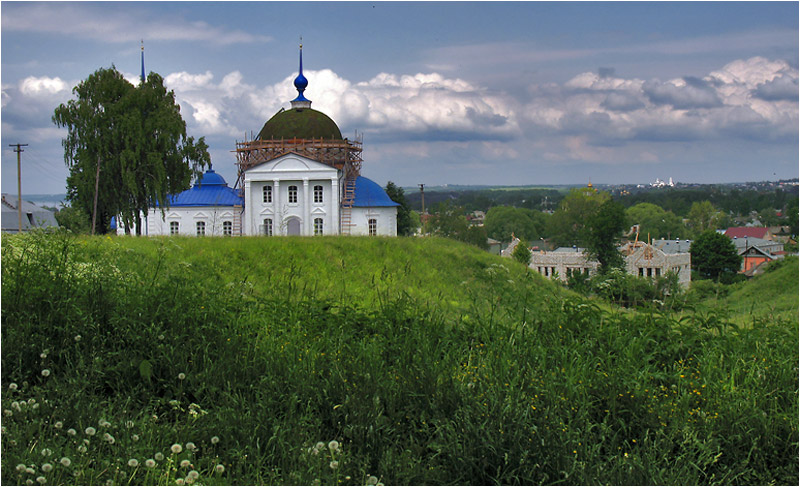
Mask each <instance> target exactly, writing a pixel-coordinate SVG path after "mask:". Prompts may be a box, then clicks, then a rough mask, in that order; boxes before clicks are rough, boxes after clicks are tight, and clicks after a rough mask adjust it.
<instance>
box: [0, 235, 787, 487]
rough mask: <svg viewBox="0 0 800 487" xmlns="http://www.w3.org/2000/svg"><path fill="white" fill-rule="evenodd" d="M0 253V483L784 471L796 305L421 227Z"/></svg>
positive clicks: (45, 245) (562, 477)
mask: <svg viewBox="0 0 800 487" xmlns="http://www.w3.org/2000/svg"><path fill="white" fill-rule="evenodd" d="M2 245H3V250H2V252H3V254H2V257H3V261H2V263H3V265H2V344H3V353H2V393H3V394H2V407H3V410H4V416H3V423H2V424H3V428H4V429H3V434H2V474H1V475H2V479H0V480H2V482H3V483H8V484H25V483H26V482H27V481H29V480H30V481H31V482H34V483H35V482H37V478H38V477H42V478H41V479H40V481H41V482H44V483H48V484H91V485H95V484H105V483H107V482H113V483H122V484H137V485H138V484H158V485H175V484H176V483H178V484H180V483H183V484H188V483H202V484H212V485H213V484H305V485H307V484H315V483H321V484H331V485H337V484H347V485H351V484H362V485H363V484H370V483H378V482H380V483H387V484H418V485H422V484H481V485H484V484H559V483H560V484H564V483H566V484H658V485H663V484H772V483H778V484H791V485H795V484H797V481H798V476H797V472H798V456H797V447H798V417H797V408H798V401H797V394H798V391H797V363H798V346H797V345H798V333H797V323H796V321H792V320H787V319H783V318H780V317H778V318H776V319H774V320H772V321H767V320H759V321H757V322H755V323H754V324H753V326H750V327H736V326H733V325H732V324H731V322H730V320H729V319H728V318H726V317H725V316H723V315H722V314H720V313H718V312H716V311H714V310H713V309H712V310H711V311H702V312H697V313H695V314H686V315H683V316H680V317H679V316H677V315H672V314H669V313H667V312H660V311H648V312H638V313H637V312H623V311H616V310H614V309H613V308H611V307H606V306H602V307H601V306H598V305H597V304H596V303H594V302H592V301H588V300H586V299H583V298H581V297H580V296H578V295H575V294H572V293H569V292H567V291H565V290H563V289H562V288H561V287H559V286H556V285H554V284H552V283H550V282H549V281H546V280H545V279H543V278H541V276H538V275H535V274H530V273H528V272H527V271H526V269H525V267H524V266H522V265H519V264H516V263H514V262H512V261H511V260H506V259H500V258H499V257H494V256H491V255H488V254H486V253H484V252H481V251H479V250H477V249H473V248H471V247H469V246H466V245H462V244H459V243H456V242H450V241H445V240H436V239H371V238H319V239H317V238H314V239H282V238H275V239H266V238H243V239H222V238H219V239H211V238H209V239H188V238H187V239H136V238H99V237H98V238H81V239H75V238H72V237H70V236H67V235H64V234H40V233H34V234H29V235H24V236H14V237H7V236H4V237H3V242H2ZM783 289H784V290H786V291H785V292H786V294H791V293H792V292H794V293H795V298H796V293H797V291H796V288H794V291H792V289H791V288H790V287H788V286H784V288H783ZM45 370H46V371H47V372H46V373H43V372H44V371H45ZM12 384H14V386H12ZM90 427H91V428H94V429H95V432H94V435H90V434H89V432H91V430H89V432H87V428H90ZM70 430H72V431H70ZM73 432H74V434H72V433H73ZM106 435H108V436H106ZM110 438H113V441H111V439H110ZM87 440H88V443H87ZM332 441H335V442H336V443H330V442H332ZM190 443H191V444H193V445H194V446H195V448H194V449H193V448H191V447H190ZM320 443H321V445H320ZM174 445H180V451H179V452H174V451H173V450H172V447H173V446H174ZM175 450H178V448H177V447H176V448H175ZM62 459H68V460H69V461H68V462H67V461H65V462H64V463H68V465H64V464H62V463H61V461H62ZM131 460H135V462H131ZM148 460H150V461H151V462H148ZM182 462H183V463H184V464H185V466H184V465H183V464H182ZM45 464H47V465H48V466H47V467H46V466H45ZM148 464H149V465H152V466H150V467H149V466H147V465H148ZM18 466H19V470H18V469H17V467H18ZM191 472H195V473H191ZM194 477H196V478H194Z"/></svg>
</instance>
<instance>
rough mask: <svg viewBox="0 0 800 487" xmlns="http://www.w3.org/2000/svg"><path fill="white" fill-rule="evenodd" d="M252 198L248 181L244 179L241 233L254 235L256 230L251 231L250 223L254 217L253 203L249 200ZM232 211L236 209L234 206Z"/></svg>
mask: <svg viewBox="0 0 800 487" xmlns="http://www.w3.org/2000/svg"><path fill="white" fill-rule="evenodd" d="M252 198H253V194H252V193H251V192H250V181H248V180H246V179H245V181H244V215H242V220H243V221H242V235H254V234H256V233H258V231H256V232H253V229H252V228H251V227H252V224H253V219H254V218H255V205H253V204H252V201H250V200H251V199H252ZM233 211H237V210H236V209H235V208H234V210H233ZM256 230H258V226H256Z"/></svg>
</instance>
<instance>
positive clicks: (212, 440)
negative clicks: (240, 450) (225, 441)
mask: <svg viewBox="0 0 800 487" xmlns="http://www.w3.org/2000/svg"><path fill="white" fill-rule="evenodd" d="M217 443H219V436H212V437H211V444H212V445H216V444H217Z"/></svg>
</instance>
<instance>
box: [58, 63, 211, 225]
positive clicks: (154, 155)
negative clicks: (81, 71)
mask: <svg viewBox="0 0 800 487" xmlns="http://www.w3.org/2000/svg"><path fill="white" fill-rule="evenodd" d="M73 93H74V94H75V95H76V97H77V99H74V100H70V101H69V102H67V103H66V104H62V105H60V106H58V108H56V110H55V113H54V115H53V122H54V123H55V124H56V125H57V126H59V127H66V128H67V137H66V138H65V139H64V140H63V141H62V144H63V146H64V161H65V162H66V164H67V166H68V167H69V169H70V174H69V176H68V177H67V198H68V199H69V200H70V201H71V202H72V205H73V206H75V207H79V208H81V209H83V210H84V211H85V212H86V214H88V215H92V229H93V231H99V232H101V233H105V231H106V230H107V229H108V225H109V221H110V219H111V217H112V216H115V215H120V217H121V224H123V225H124V226H125V228H126V229H127V228H131V227H132V226H133V225H134V224H137V225H136V228H137V230H140V229H141V222H140V221H139V215H140V212H142V213H143V214H145V215H147V212H148V209H149V208H151V207H153V206H154V205H155V204H156V203H159V205H160V206H161V208H162V211H163V209H164V207H165V206H166V205H167V203H168V201H167V196H168V195H169V194H171V193H177V192H179V191H181V190H183V189H186V188H188V187H189V184H190V182H191V178H192V175H194V174H197V173H199V172H200V170H201V169H202V167H204V166H206V165H207V164H209V163H210V157H209V155H208V146H207V145H206V144H205V141H204V139H203V138H200V139H199V140H198V141H197V142H195V140H194V139H193V138H192V137H187V136H186V124H185V122H184V121H183V119H182V118H181V115H180V107H179V106H178V105H177V104H176V103H175V95H174V93H173V92H171V91H169V92H168V91H167V90H166V88H165V87H164V83H163V79H162V78H161V76H159V75H158V74H156V73H150V75H149V76H148V78H147V80H145V81H144V82H143V83H141V84H140V85H139V86H138V87H135V86H133V85H132V84H131V83H129V82H128V81H127V80H125V78H124V77H123V76H122V74H121V73H119V71H117V70H116V68H114V67H113V66H112V67H111V68H110V69H105V68H101V69H99V70H97V71H95V72H94V73H93V74H92V75H90V76H89V77H88V78H87V79H86V80H84V81H82V82H81V83H79V84H78V86H76V87H75V88H74V89H73Z"/></svg>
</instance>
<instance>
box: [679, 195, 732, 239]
mask: <svg viewBox="0 0 800 487" xmlns="http://www.w3.org/2000/svg"><path fill="white" fill-rule="evenodd" d="M687 218H688V220H689V222H688V225H689V228H690V229H691V230H692V232H694V235H700V234H701V233H703V232H705V231H707V230H716V229H718V228H723V227H724V228H727V227H728V226H729V224H730V218H729V217H728V216H727V215H725V214H724V213H722V212H721V211H719V210H718V209H717V208H716V207H714V205H712V204H711V202H710V201H708V200H705V201H695V202H694V203H692V207H691V208H690V209H689V214H688V216H687Z"/></svg>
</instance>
